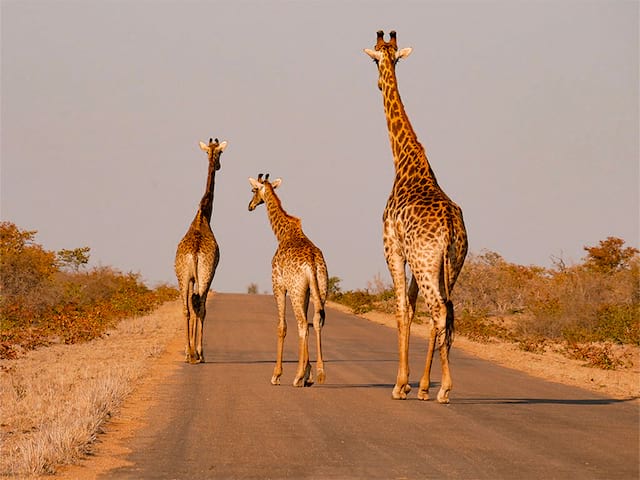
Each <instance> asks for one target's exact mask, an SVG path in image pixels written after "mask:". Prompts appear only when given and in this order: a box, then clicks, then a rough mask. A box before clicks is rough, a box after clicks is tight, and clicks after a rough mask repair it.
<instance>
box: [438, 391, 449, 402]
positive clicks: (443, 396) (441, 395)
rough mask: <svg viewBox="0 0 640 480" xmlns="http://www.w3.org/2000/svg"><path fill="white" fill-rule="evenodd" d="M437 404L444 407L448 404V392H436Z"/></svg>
mask: <svg viewBox="0 0 640 480" xmlns="http://www.w3.org/2000/svg"><path fill="white" fill-rule="evenodd" d="M438 403H441V404H443V405H446V404H448V403H449V390H440V391H439V392H438Z"/></svg>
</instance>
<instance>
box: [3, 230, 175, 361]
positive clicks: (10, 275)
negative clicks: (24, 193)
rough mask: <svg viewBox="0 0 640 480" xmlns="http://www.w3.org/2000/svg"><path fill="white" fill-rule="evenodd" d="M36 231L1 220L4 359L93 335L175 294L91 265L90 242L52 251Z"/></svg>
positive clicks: (81, 339) (96, 335)
mask: <svg viewBox="0 0 640 480" xmlns="http://www.w3.org/2000/svg"><path fill="white" fill-rule="evenodd" d="M36 233H37V232H36V231H27V230H22V229H20V228H19V227H18V226H16V225H15V224H13V223H11V222H1V223H0V292H1V294H2V295H1V297H0V358H14V357H15V356H17V355H18V354H19V353H20V352H21V351H25V350H29V349H33V348H36V347H38V346H41V345H48V344H50V343H54V342H63V343H76V342H83V341H88V340H91V339H93V338H96V337H99V336H101V335H103V334H104V332H105V331H106V330H107V329H108V328H110V327H112V326H113V325H115V323H117V322H118V321H119V320H121V319H123V318H126V317H130V316H136V315H141V314H144V313H147V312H149V311H151V310H153V309H154V308H155V307H157V306H158V305H160V304H161V303H163V302H164V301H166V300H170V299H174V298H176V297H177V291H176V290H175V289H174V288H172V287H169V286H160V287H158V288H156V289H153V290H151V289H149V288H148V287H147V286H146V285H144V283H143V282H142V281H141V280H140V276H139V275H137V274H133V273H122V272H119V271H118V270H115V269H113V268H111V267H96V268H92V269H87V268H86V265H87V264H88V262H89V252H90V249H89V247H81V248H76V249H71V250H66V249H65V250H60V251H59V252H53V251H49V250H46V249H44V248H43V246H42V245H40V244H38V243H37V242H36V241H35V236H36Z"/></svg>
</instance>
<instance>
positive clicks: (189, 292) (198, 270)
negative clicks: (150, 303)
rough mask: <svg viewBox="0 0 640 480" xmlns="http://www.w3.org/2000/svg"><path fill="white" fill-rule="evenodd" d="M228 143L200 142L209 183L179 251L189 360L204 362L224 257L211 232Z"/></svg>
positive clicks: (177, 256) (177, 265)
mask: <svg viewBox="0 0 640 480" xmlns="http://www.w3.org/2000/svg"><path fill="white" fill-rule="evenodd" d="M226 147H227V142H222V143H220V142H219V141H218V139H217V138H216V139H215V141H214V140H213V139H209V144H208V145H207V144H206V143H204V142H200V148H201V149H202V150H203V151H204V152H205V153H206V154H207V157H208V159H209V171H208V174H207V186H206V188H205V192H204V195H203V196H202V200H200V205H199V207H198V211H197V212H196V216H195V218H194V219H193V221H192V222H191V226H190V227H189V230H187V233H186V234H185V236H184V237H183V238H182V240H180V243H179V244H178V249H177V251H176V259H175V271H176V276H177V277H178V287H179V289H180V298H181V300H182V311H183V314H184V317H185V324H186V332H187V338H186V340H187V341H186V347H185V357H186V358H185V361H186V362H188V363H203V362H204V351H203V349H202V335H203V325H204V318H205V316H206V314H207V294H208V293H209V287H210V286H211V281H212V280H213V276H214V275H215V273H216V267H217V266H218V261H219V260H220V250H219V248H218V243H217V242H216V239H215V237H214V235H213V232H212V231H211V214H212V212H213V190H214V187H215V178H216V171H218V170H219V169H220V155H221V154H222V152H223V151H224V149H225V148H226Z"/></svg>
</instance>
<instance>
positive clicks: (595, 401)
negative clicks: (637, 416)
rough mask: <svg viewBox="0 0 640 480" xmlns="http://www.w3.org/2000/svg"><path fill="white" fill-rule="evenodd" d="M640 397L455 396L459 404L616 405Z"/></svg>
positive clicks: (453, 401) (452, 401) (454, 399)
mask: <svg viewBox="0 0 640 480" xmlns="http://www.w3.org/2000/svg"><path fill="white" fill-rule="evenodd" d="M637 399H638V397H631V398H626V399H617V398H585V399H579V398H457V399H456V398H453V399H451V403H455V404H457V405H594V406H598V405H615V404H618V403H626V402H632V401H634V400H637Z"/></svg>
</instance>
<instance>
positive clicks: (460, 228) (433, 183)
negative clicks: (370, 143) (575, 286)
mask: <svg viewBox="0 0 640 480" xmlns="http://www.w3.org/2000/svg"><path fill="white" fill-rule="evenodd" d="M364 51H365V53H366V54H367V55H369V56H370V57H371V58H372V59H373V60H374V62H375V63H376V65H377V67H378V88H379V89H380V90H381V91H382V100H383V105H384V112H385V117H386V120H387V129H388V131H389V141H390V142H391V151H392V153H393V162H394V166H395V181H394V183H393V188H392V190H391V194H390V196H389V199H388V200H387V205H386V207H385V209H384V213H383V217H382V218H383V235H382V238H383V243H384V254H385V258H386V261H387V266H388V268H389V272H390V273H391V277H392V279H393V287H394V290H395V296H396V320H397V323H398V351H399V364H398V376H397V379H396V384H395V386H394V388H393V392H392V397H393V398H395V399H405V398H407V394H408V393H409V392H410V391H411V386H410V385H409V334H410V328H411V322H412V321H413V316H414V314H415V309H416V299H417V297H418V290H419V291H420V292H421V293H422V295H423V296H424V299H425V302H426V304H427V306H428V310H429V312H430V314H431V330H430V335H429V344H428V350H427V359H426V364H425V370H424V374H423V376H422V378H421V380H420V387H419V391H418V398H419V399H420V400H428V399H429V381H430V372H431V363H432V361H433V355H434V351H435V349H436V348H438V349H439V351H440V361H441V364H442V382H441V386H440V391H439V392H438V397H437V398H438V402H440V403H449V392H450V391H451V388H452V385H453V384H452V381H451V373H450V371H449V349H450V348H451V343H452V341H453V323H454V322H453V303H452V301H451V291H452V290H453V286H454V285H455V282H456V279H457V278H458V274H459V273H460V270H461V269H462V265H463V263H464V259H465V257H466V255H467V248H468V243H467V232H466V230H465V226H464V221H463V218H462V210H461V209H460V207H459V206H458V205H456V204H455V203H454V202H453V201H451V199H450V198H449V197H448V196H447V195H446V194H445V193H444V191H443V190H442V189H441V188H440V186H439V185H438V182H437V180H436V177H435V175H434V173H433V170H432V169H431V166H430V164H429V161H428V160H427V155H426V153H425V150H424V148H423V146H422V145H421V144H420V142H419V141H418V137H417V136H416V133H415V132H414V130H413V128H412V126H411V123H410V122H409V118H408V116H407V114H406V112H405V109H404V105H403V104H402V100H401V99H400V94H399V92H398V83H397V79H396V72H395V69H396V63H397V62H398V60H400V59H401V58H406V57H408V56H409V54H410V53H411V51H412V49H411V48H403V49H398V45H397V40H396V32H394V31H392V32H390V40H389V42H385V41H384V33H383V32H382V31H378V33H377V41H376V45H375V48H374V50H370V49H365V50H364ZM407 264H408V265H409V269H410V270H411V273H412V278H411V282H410V284H409V285H408V286H407V278H406V273H405V266H406V265H407Z"/></svg>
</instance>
